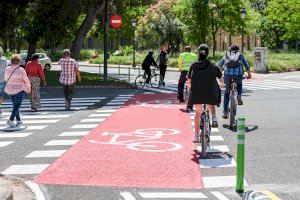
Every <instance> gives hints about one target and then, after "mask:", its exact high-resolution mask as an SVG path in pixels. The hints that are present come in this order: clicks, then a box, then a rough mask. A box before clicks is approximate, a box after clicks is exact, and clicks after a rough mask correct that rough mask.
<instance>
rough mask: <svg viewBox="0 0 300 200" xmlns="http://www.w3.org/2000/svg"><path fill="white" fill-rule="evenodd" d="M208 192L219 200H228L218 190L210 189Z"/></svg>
mask: <svg viewBox="0 0 300 200" xmlns="http://www.w3.org/2000/svg"><path fill="white" fill-rule="evenodd" d="M210 193H211V194H212V195H214V196H215V197H217V198H218V199H219V200H229V199H228V198H227V197H226V196H225V195H224V194H222V193H221V192H219V191H211V192H210Z"/></svg>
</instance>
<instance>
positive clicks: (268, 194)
mask: <svg viewBox="0 0 300 200" xmlns="http://www.w3.org/2000/svg"><path fill="white" fill-rule="evenodd" d="M260 192H262V193H264V194H266V195H267V196H268V197H270V198H271V199H272V200H281V199H280V198H279V197H278V196H276V195H275V194H274V193H272V192H271V191H269V190H262V191H260Z"/></svg>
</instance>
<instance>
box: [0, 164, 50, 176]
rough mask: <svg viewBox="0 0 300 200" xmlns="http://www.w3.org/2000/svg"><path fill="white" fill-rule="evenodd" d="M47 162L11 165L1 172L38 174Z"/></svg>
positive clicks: (45, 166)
mask: <svg viewBox="0 0 300 200" xmlns="http://www.w3.org/2000/svg"><path fill="white" fill-rule="evenodd" d="M48 166H49V164H34V165H11V166H10V167H8V168H7V169H5V170H4V171H2V172H1V173H2V174H40V173H41V172H42V171H44V170H45V169H46V168H47V167H48Z"/></svg>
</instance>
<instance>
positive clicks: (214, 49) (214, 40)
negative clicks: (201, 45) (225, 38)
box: [212, 33, 217, 58]
mask: <svg viewBox="0 0 300 200" xmlns="http://www.w3.org/2000/svg"><path fill="white" fill-rule="evenodd" d="M212 36H213V58H214V57H215V55H216V46H217V41H216V33H213V34H212Z"/></svg>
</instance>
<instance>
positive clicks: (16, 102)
mask: <svg viewBox="0 0 300 200" xmlns="http://www.w3.org/2000/svg"><path fill="white" fill-rule="evenodd" d="M23 95H24V91H21V92H19V93H17V94H14V95H10V99H11V101H12V104H13V110H12V112H11V115H10V118H9V119H10V120H11V121H14V119H15V118H16V119H17V121H21V119H20V113H19V110H20V107H21V104H22V98H23Z"/></svg>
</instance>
